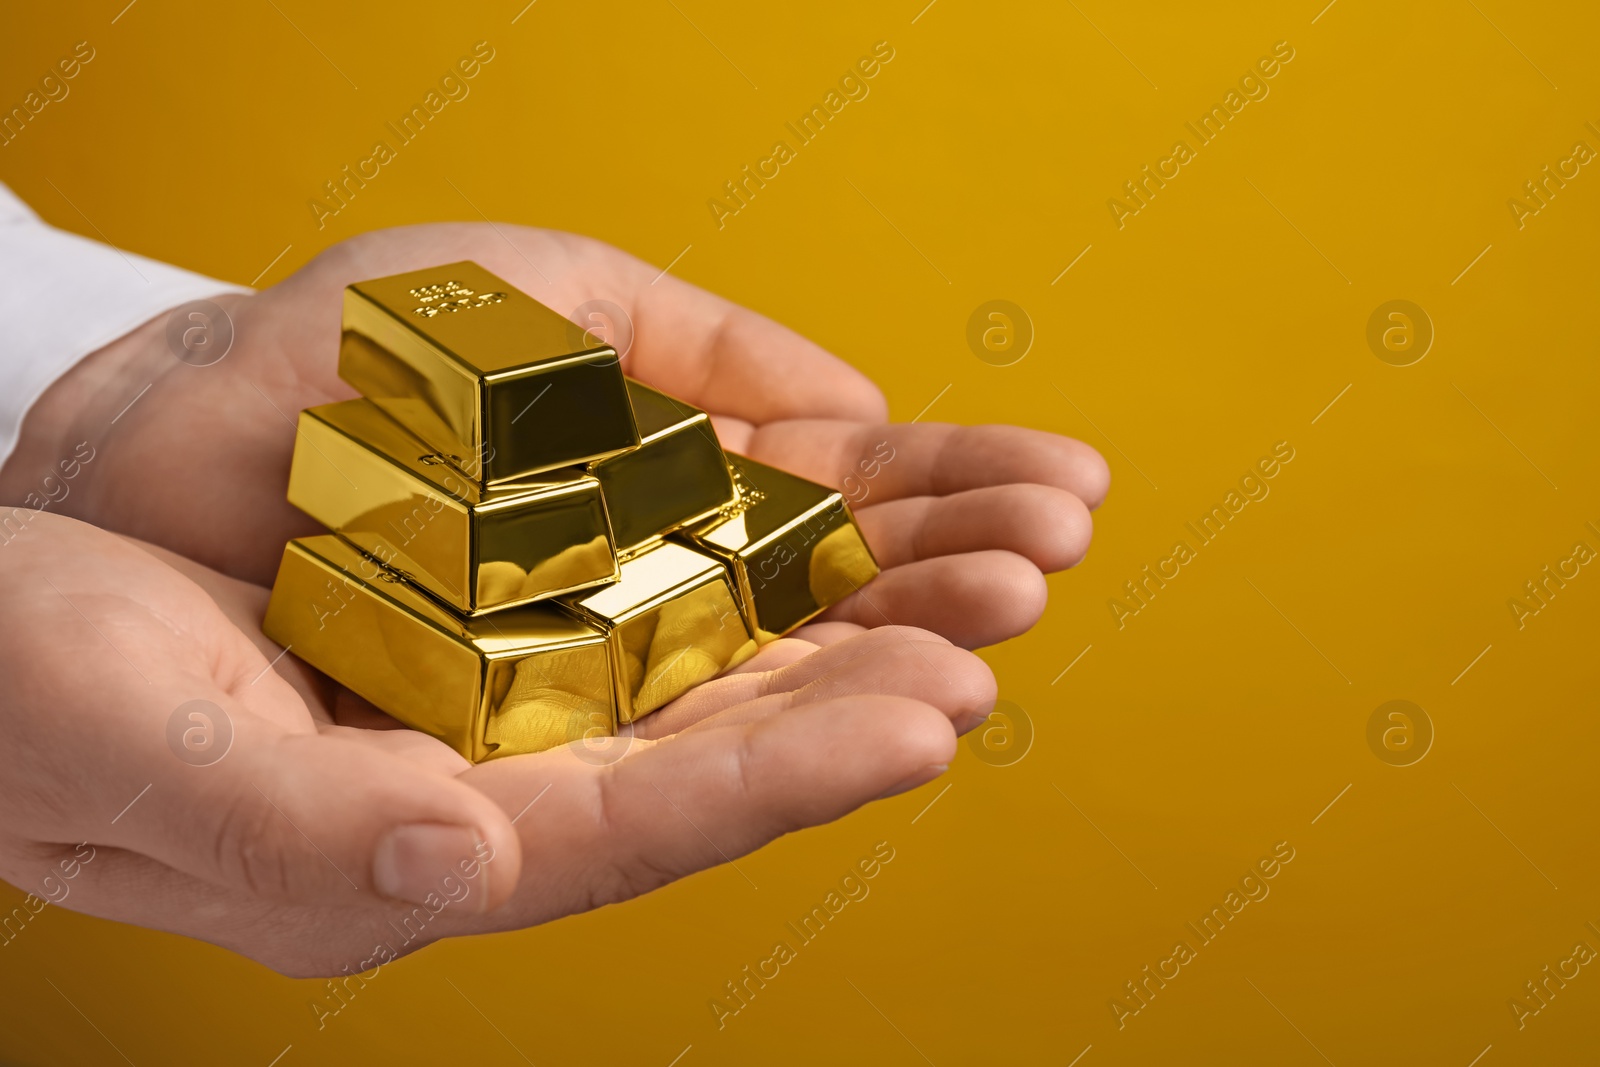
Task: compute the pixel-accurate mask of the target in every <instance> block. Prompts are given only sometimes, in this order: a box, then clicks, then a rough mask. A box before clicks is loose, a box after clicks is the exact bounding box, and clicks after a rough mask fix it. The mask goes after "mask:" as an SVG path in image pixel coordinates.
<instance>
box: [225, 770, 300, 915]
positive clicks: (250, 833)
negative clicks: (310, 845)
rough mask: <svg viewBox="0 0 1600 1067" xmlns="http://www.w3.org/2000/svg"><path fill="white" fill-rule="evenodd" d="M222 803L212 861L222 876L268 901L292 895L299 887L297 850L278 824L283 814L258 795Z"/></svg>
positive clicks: (241, 796) (240, 795)
mask: <svg viewBox="0 0 1600 1067" xmlns="http://www.w3.org/2000/svg"><path fill="white" fill-rule="evenodd" d="M221 803H222V808H221V812H220V816H219V818H218V821H217V829H216V837H215V844H214V853H213V860H214V862H215V864H216V867H217V870H218V871H219V872H220V873H221V875H222V876H223V878H224V879H225V880H227V881H229V882H231V883H234V884H237V885H242V886H244V887H245V888H246V889H247V890H249V892H250V893H251V894H253V895H255V896H258V897H263V898H266V899H269V900H282V899H286V898H290V897H293V896H294V895H295V893H296V891H297V890H299V889H300V888H302V886H301V879H300V878H298V877H297V876H296V871H297V869H298V866H299V865H298V864H297V863H296V859H297V855H298V850H296V849H294V848H293V846H292V844H291V845H289V846H285V844H284V837H283V835H282V834H281V833H280V832H279V826H278V823H280V822H282V819H283V816H281V815H279V814H278V812H277V810H276V809H275V808H274V807H273V806H272V805H271V804H270V803H269V802H268V801H267V798H266V797H264V796H261V795H259V794H257V795H255V796H251V795H248V794H239V795H236V796H234V797H231V798H229V799H228V800H226V801H223V802H221Z"/></svg>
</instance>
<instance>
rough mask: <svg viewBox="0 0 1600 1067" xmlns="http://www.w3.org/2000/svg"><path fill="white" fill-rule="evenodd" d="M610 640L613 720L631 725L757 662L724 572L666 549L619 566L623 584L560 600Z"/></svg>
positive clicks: (685, 551)
mask: <svg viewBox="0 0 1600 1067" xmlns="http://www.w3.org/2000/svg"><path fill="white" fill-rule="evenodd" d="M559 603H561V604H563V605H565V606H566V607H568V608H569V609H570V610H571V611H572V612H573V613H574V614H575V615H576V616H578V617H580V618H582V619H585V620H586V621H588V622H590V623H592V624H593V625H595V626H597V627H599V628H600V629H602V630H604V631H605V632H606V634H607V635H608V637H609V638H610V648H611V656H612V668H611V672H612V676H613V677H614V678H615V679H616V684H617V694H616V701H617V718H618V720H619V721H620V722H623V723H629V722H634V721H636V720H637V719H639V718H641V717H642V716H645V715H648V714H650V713H651V712H652V711H655V710H656V709H657V708H660V707H661V706H662V705H664V704H666V703H668V702H670V701H672V700H675V699H677V698H678V697H680V696H682V695H683V694H684V693H686V692H688V691H689V690H690V689H693V688H694V687H695V686H697V685H699V684H700V683H701V682H704V681H708V680H710V679H712V678H715V677H716V676H717V675H718V674H721V673H722V672H723V671H724V670H726V669H728V668H729V667H733V666H736V665H738V664H740V663H743V662H744V661H745V660H746V659H748V658H749V657H750V656H752V655H754V654H755V651H756V642H755V641H754V639H753V638H752V637H751V634H750V631H749V629H748V627H747V626H746V624H745V621H744V616H743V614H742V613H741V612H740V610H739V602H738V599H737V597H736V595H735V592H734V587H733V582H732V579H731V578H730V577H729V576H728V569H727V567H726V566H724V565H723V563H722V562H721V561H720V560H717V559H715V558H712V557H710V556H707V555H703V554H702V553H699V552H696V551H694V550H693V549H691V548H687V547H685V546H683V545H679V544H674V543H672V542H670V541H663V542H662V543H660V544H658V545H656V546H654V547H653V548H649V549H646V550H645V551H644V552H642V553H640V554H639V555H637V556H635V557H634V558H633V559H631V560H628V561H626V562H624V563H623V564H622V578H621V580H620V581H618V582H617V584H615V585H608V586H606V587H604V588H603V589H597V590H595V591H593V592H590V593H581V594H577V595H575V596H570V597H566V598H564V599H562V600H561V601H559Z"/></svg>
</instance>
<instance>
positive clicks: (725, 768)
mask: <svg viewBox="0 0 1600 1067" xmlns="http://www.w3.org/2000/svg"><path fill="white" fill-rule="evenodd" d="M955 744H956V737H955V731H954V730H952V729H951V727H950V722H949V720H948V719H946V717H945V716H944V714H943V713H941V712H940V711H938V710H937V709H935V708H933V707H930V706H929V705H927V704H924V703H922V702H921V701H916V700H909V699H906V698H904V697H886V696H858V697H846V698H842V699H837V700H830V701H823V702H820V703H816V704H808V705H806V706H804V707H800V708H796V709H794V710H793V711H792V712H791V713H789V714H784V715H773V716H769V717H767V718H764V719H761V720H760V721H757V722H753V723H749V724H745V725H741V726H735V727H731V728H729V729H725V730H705V731H694V732H690V733H687V734H684V735H682V736H680V737H676V738H673V739H672V740H670V741H664V742H659V743H656V744H653V745H648V746H646V747H645V748H644V750H643V751H641V752H639V753H637V754H636V755H634V756H631V757H630V758H628V759H624V760H621V761H619V762H617V763H614V764H611V765H610V766H608V767H605V768H603V769H599V770H596V769H594V768H588V770H589V772H590V773H588V774H586V775H584V777H583V778H582V779H581V780H574V779H573V778H572V777H571V776H570V774H566V773H564V772H563V771H561V770H560V769H559V768H558V767H557V765H556V764H554V763H553V761H540V762H531V761H530V762H519V758H518V757H512V758H511V759H508V760H492V761H490V762H489V763H486V764H483V765H482V766H479V767H475V768H473V770H471V771H469V772H468V773H467V775H466V776H464V778H465V779H466V780H469V781H471V782H472V783H473V784H474V785H475V786H476V787H477V788H479V789H482V790H484V791H485V792H486V793H488V794H489V795H491V796H496V797H499V798H500V800H501V803H503V804H505V805H507V806H508V807H509V806H510V805H512V804H517V803H526V800H525V798H526V796H527V795H528V793H529V792H530V791H532V790H535V789H537V788H539V787H540V785H539V783H540V782H545V783H546V784H548V785H549V786H550V788H549V792H548V794H547V795H546V796H545V798H544V799H543V800H542V801H540V803H539V807H538V808H536V809H534V810H535V811H537V812H539V814H538V816H537V817H536V818H535V817H530V818H528V819H526V820H524V821H523V822H522V823H521V824H520V826H521V829H522V832H523V850H524V855H525V857H526V860H527V870H528V871H529V878H528V879H527V880H526V881H525V883H524V887H523V892H522V893H519V895H518V898H517V900H516V901H514V902H513V904H512V905H511V906H510V907H508V908H507V909H504V911H503V912H497V913H496V914H495V915H494V916H493V917H492V919H491V921H492V922H495V923H498V922H501V921H504V920H506V919H508V918H509V916H511V915H513V914H515V915H517V916H518V917H519V918H523V919H526V918H527V917H528V914H529V912H532V913H533V914H535V915H540V916H543V915H548V914H550V912H551V910H552V909H556V908H565V909H566V910H571V909H572V908H573V907H575V906H582V907H596V906H599V905H602V904H606V903H612V902H615V901H619V900H624V899H627V898H629V897H633V896H637V895H639V894H641V893H645V892H648V891H650V890H651V889H654V888H656V887H657V886H660V885H663V884H665V883H666V882H670V881H672V880H674V879H676V878H681V877H683V876H684V875H687V874H690V873H692V872H694V871H698V870H701V869H703V868H706V867H710V866H713V865H715V864H719V863H725V862H730V861H735V860H737V859H738V858H739V857H740V856H743V855H744V854H746V853H748V852H751V851H753V850H754V849H756V848H759V847H760V846H761V845H764V844H766V843H767V842H768V841H771V840H772V839H774V838H776V837H779V836H782V835H783V834H786V833H789V832H791V831H794V830H798V829H800V828H802V827H806V826H814V825H817V824H819V823H824V822H829V821H831V820H833V819H837V818H839V817H840V816H842V815H845V814H847V813H848V812H850V811H852V810H854V809H855V808H857V807H859V806H861V805H862V804H865V803H867V802H868V801H870V800H873V799H875V798H878V797H881V796H886V795H892V794H893V793H896V792H900V791H904V790H906V789H910V788H913V787H915V786H917V785H920V784H922V783H924V782H926V781H929V780H931V779H932V778H934V777H937V776H938V775H939V774H941V773H943V771H944V770H945V769H946V767H947V766H948V764H949V761H950V758H951V756H952V755H954V752H955ZM533 759H534V760H537V759H538V757H534V758H533ZM575 884H576V885H578V886H580V887H581V889H582V899H581V902H574V903H568V902H567V901H565V900H564V899H562V897H558V896H557V894H555V893H554V892H552V891H550V890H549V889H547V888H546V886H548V885H554V886H559V887H562V888H563V889H564V890H565V892H564V894H563V896H564V897H568V898H570V897H572V896H574V895H575V894H574V891H573V889H572V886H574V885H575Z"/></svg>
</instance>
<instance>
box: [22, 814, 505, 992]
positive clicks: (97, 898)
mask: <svg viewBox="0 0 1600 1067" xmlns="http://www.w3.org/2000/svg"><path fill="white" fill-rule="evenodd" d="M491 862H492V861H491ZM488 867H489V865H488V864H485V865H482V867H481V868H480V870H479V872H478V873H477V874H475V875H474V876H473V877H471V878H467V877H464V876H463V877H459V878H457V879H455V880H454V881H452V882H451V883H450V884H449V886H448V890H447V891H448V893H449V895H448V896H442V897H441V898H440V900H438V901H436V902H435V903H434V906H432V907H428V906H423V905H408V904H394V903H389V902H384V901H371V902H369V903H367V904H365V905H363V906H360V907H332V906H326V905H325V906H320V907H317V906H310V905H303V904H285V903H283V902H282V901H274V900H267V899H264V898H262V897H259V896H255V895H253V894H251V893H248V892H245V891H242V890H239V889H234V888H230V887H227V886H221V885H215V884H213V883H211V882H207V881H204V880H202V879H199V878H196V877H194V876H193V875H189V874H185V873H183V872H182V871H178V870H174V869H173V868H171V867H168V866H167V865H166V864H163V863H161V862H159V861H157V860H153V859H151V858H150V857H149V856H144V855H141V854H139V853H137V852H129V851H127V850H124V849H120V848H112V847H110V846H106V845H96V846H71V847H62V848H57V849H56V850H54V855H52V856H51V857H50V858H49V860H48V861H40V862H36V863H35V864H33V870H32V871H31V872H30V873H29V874H26V875H24V876H22V877H16V876H14V875H13V876H11V877H16V881H17V884H18V885H19V886H22V887H24V888H26V889H29V890H31V892H32V893H34V894H35V895H36V896H37V897H38V899H40V900H45V901H49V902H50V903H52V904H55V905H57V906H58V907H62V908H66V909H67V910H69V911H76V912H81V913H82V914H85V915H94V916H98V917H100V918H103V919H111V920H113V921H115V922H123V923H132V924H133V925H136V926H142V927H145V928H147V929H151V930H165V931H167V932H169V933H174V934H181V935H183V936H184V937H193V938H198V939H200V940H202V941H208V942H210V943H211V944H213V945H220V946H222V947H223V948H226V949H229V950H231V951H233V952H237V953H239V954H240V955H243V956H247V957H249V958H250V959H253V960H256V961H258V962H260V963H262V964H265V965H266V966H268V967H271V968H272V969H273V970H275V971H277V972H278V973H279V974H282V975H285V976H287V977H290V978H320V977H326V976H333V977H339V978H344V979H346V980H347V981H348V982H354V983H356V984H353V985H349V984H347V985H346V989H347V990H349V991H350V992H355V991H357V990H359V988H360V984H359V980H355V979H351V978H350V976H351V975H354V974H360V973H361V972H363V971H366V972H370V971H372V970H373V968H374V966H376V965H378V964H382V963H386V962H389V960H391V959H397V958H399V957H400V956H404V955H406V954H407V953H410V952H414V951H416V950H417V949H419V948H422V947H423V946H424V945H427V944H430V943H432V942H433V941H436V940H438V939H439V938H441V937H449V936H452V935H455V934H460V933H469V932H473V931H474V929H475V928H476V927H480V926H482V925H483V924H484V923H485V922H486V921H487V920H488V919H489V918H492V916H477V915H471V914H470V913H469V912H468V909H467V902H468V901H469V900H471V898H472V896H473V895H474V894H478V893H481V892H482V888H481V885H482V881H483V874H482V872H483V870H487V869H488ZM39 872H43V873H39ZM7 880H8V881H9V880H11V878H9V877H8V879H7ZM367 977H368V978H369V979H370V978H371V977H372V976H371V974H370V973H369V974H368V975H367ZM315 1007H316V1006H315V1005H313V1008H314V1010H315ZM319 1014H320V1013H319Z"/></svg>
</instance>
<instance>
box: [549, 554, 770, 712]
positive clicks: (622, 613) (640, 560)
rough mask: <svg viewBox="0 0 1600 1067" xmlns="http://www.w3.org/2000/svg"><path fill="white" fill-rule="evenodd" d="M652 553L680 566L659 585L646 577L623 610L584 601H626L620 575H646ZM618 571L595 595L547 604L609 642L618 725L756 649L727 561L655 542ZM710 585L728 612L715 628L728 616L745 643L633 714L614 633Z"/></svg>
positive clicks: (637, 581) (626, 591) (655, 707)
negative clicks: (715, 665)
mask: <svg viewBox="0 0 1600 1067" xmlns="http://www.w3.org/2000/svg"><path fill="white" fill-rule="evenodd" d="M657 551H659V552H661V553H663V556H662V558H663V559H666V558H668V557H677V558H678V559H679V560H681V561H683V562H684V564H685V565H684V566H680V567H675V569H674V570H673V572H672V573H671V574H670V575H669V576H668V580H667V581H665V582H661V581H657V582H649V579H648V577H646V578H645V579H644V581H645V582H647V583H648V584H646V586H645V588H646V589H647V590H648V592H644V593H636V594H633V596H635V597H636V599H632V600H629V601H627V602H626V605H625V608H624V609H623V610H612V609H611V608H609V607H604V608H597V607H594V606H592V605H591V604H590V603H587V602H588V601H592V600H594V599H595V598H597V597H599V598H605V597H610V598H617V597H622V596H628V595H629V589H628V586H629V581H628V574H627V573H626V572H627V571H628V570H630V569H632V570H635V571H638V572H640V573H642V574H644V575H648V573H649V572H648V571H645V570H642V569H641V568H642V566H643V565H645V564H648V563H649V561H650V557H651V556H652V555H653V554H654V553H655V552H657ZM691 562H692V563H694V564H697V565H696V566H694V567H690V566H688V565H687V564H688V563H691ZM622 570H623V572H624V574H623V577H622V580H621V581H620V582H619V583H618V584H617V585H616V586H613V587H612V588H611V589H609V590H599V591H596V592H593V593H589V594H586V595H582V594H580V595H574V596H571V597H567V598H564V599H559V600H556V601H553V603H555V604H557V605H559V606H561V607H562V608H565V609H566V610H568V611H570V612H572V613H573V614H574V615H575V616H577V617H578V618H580V619H582V620H583V621H585V622H587V623H589V624H591V625H593V626H596V627H598V628H600V629H601V630H603V631H605V633H606V636H607V639H608V641H609V642H610V647H611V651H612V657H613V660H612V662H613V684H614V686H615V690H616V708H617V718H618V721H619V722H620V723H623V724H628V723H632V722H637V721H638V720H639V719H642V718H644V717H645V716H646V715H650V714H652V713H654V712H655V711H656V710H658V709H659V708H660V707H662V706H663V705H664V704H666V703H670V701H671V700H674V699H676V698H677V697H678V696H681V695H682V694H683V693H684V692H687V691H688V689H689V688H692V687H693V686H694V685H699V684H702V683H703V682H705V681H709V680H710V678H713V677H717V676H719V675H721V674H722V673H723V672H725V671H727V670H729V669H731V668H732V667H735V666H737V665H738V664H739V663H742V662H744V660H746V659H748V658H749V656H751V655H753V654H754V653H755V651H756V650H757V648H758V647H759V645H760V644H761V642H760V641H759V640H758V639H757V636H756V634H755V631H754V629H753V628H752V626H751V624H750V620H749V618H748V617H747V616H746V612H745V610H744V605H743V603H742V599H743V598H742V596H741V594H740V591H739V584H738V581H737V579H736V578H735V577H734V576H733V574H731V573H730V568H729V566H728V564H727V562H726V561H724V560H723V559H721V558H720V557H718V556H717V555H714V554H712V553H710V552H706V551H704V550H702V549H698V548H696V547H694V546H692V545H685V544H681V543H679V542H676V541H670V540H668V541H660V542H657V543H656V544H654V545H652V546H650V549H649V550H648V551H645V552H642V553H640V554H639V555H638V556H635V557H634V558H633V559H632V560H629V561H628V562H626V563H624V564H622ZM713 583H715V584H719V585H721V586H722V588H723V589H724V590H725V591H726V593H727V596H728V607H729V609H730V610H729V611H728V612H727V614H725V615H722V616H720V617H719V618H718V629H719V630H720V629H721V628H722V626H723V625H724V624H725V622H726V619H727V615H728V614H731V615H732V616H733V617H734V618H736V619H737V620H738V626H739V631H740V634H741V635H742V636H743V638H744V639H745V642H744V646H745V647H744V648H742V649H741V650H740V652H738V653H736V654H734V655H733V656H730V658H729V659H728V661H727V662H726V663H724V664H722V665H721V666H720V667H719V668H718V669H717V671H716V672H715V673H714V674H712V675H710V676H709V677H707V678H703V679H700V680H699V681H696V682H694V683H692V684H691V685H690V686H688V687H685V688H684V689H682V690H679V691H676V692H674V693H673V694H672V695H671V696H670V697H666V698H664V699H662V700H661V701H659V702H658V703H654V704H652V705H651V706H649V707H647V708H645V709H643V710H638V708H637V706H636V701H635V699H634V693H633V692H632V690H631V688H630V679H629V678H628V677H627V671H626V670H625V665H624V663H623V662H622V648H621V647H620V644H619V642H620V638H619V637H618V636H617V633H616V631H618V630H621V629H622V628H623V627H625V626H627V625H628V624H629V623H631V622H633V621H634V620H636V619H638V618H639V617H640V616H641V615H644V614H646V613H648V612H650V611H652V610H656V609H659V608H661V607H664V606H666V605H668V604H670V603H672V602H673V601H675V600H677V599H678V598H679V597H681V596H686V595H689V594H692V593H693V592H694V591H695V590H697V589H701V588H704V587H706V586H708V585H710V584H713ZM633 584H641V582H640V579H635V580H634V583H633ZM690 647H692V646H690ZM642 666H643V667H644V668H645V669H646V671H647V672H648V669H649V667H650V664H648V663H646V664H642ZM649 680H650V679H649V678H648V677H646V678H643V679H641V683H647V682H648V681H649Z"/></svg>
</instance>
